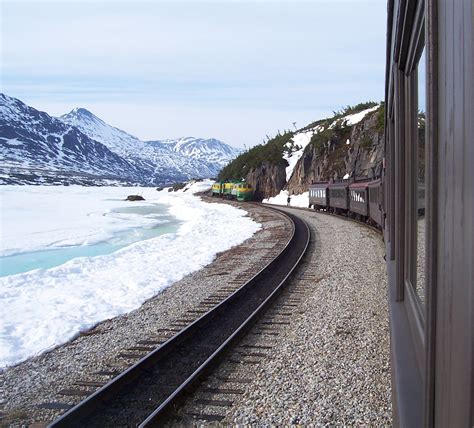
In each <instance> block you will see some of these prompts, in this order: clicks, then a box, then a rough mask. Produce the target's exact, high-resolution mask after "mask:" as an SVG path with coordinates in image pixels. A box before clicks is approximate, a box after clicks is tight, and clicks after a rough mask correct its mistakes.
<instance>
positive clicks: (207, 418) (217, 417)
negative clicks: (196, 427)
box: [185, 413, 225, 422]
mask: <svg viewBox="0 0 474 428" xmlns="http://www.w3.org/2000/svg"><path fill="white" fill-rule="evenodd" d="M185 416H187V417H189V418H193V419H198V420H201V421H206V422H220V421H222V420H223V419H224V418H225V416H223V415H211V414H206V413H203V414H199V413H186V414H185Z"/></svg>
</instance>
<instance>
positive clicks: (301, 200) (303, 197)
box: [262, 190, 309, 208]
mask: <svg viewBox="0 0 474 428" xmlns="http://www.w3.org/2000/svg"><path fill="white" fill-rule="evenodd" d="M290 198H291V200H290V206H291V207H299V208H308V205H309V192H304V193H301V194H300V195H291V196H290ZM287 200H288V190H282V191H280V193H279V194H278V195H276V196H274V197H273V198H268V199H264V200H263V201H262V202H263V203H264V204H274V205H287V204H288V203H287Z"/></svg>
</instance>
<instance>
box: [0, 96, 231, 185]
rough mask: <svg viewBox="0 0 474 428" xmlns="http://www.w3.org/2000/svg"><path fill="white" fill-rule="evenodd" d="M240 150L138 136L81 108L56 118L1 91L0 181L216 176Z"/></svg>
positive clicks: (152, 181)
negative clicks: (143, 139) (0, 161)
mask: <svg viewBox="0 0 474 428" xmlns="http://www.w3.org/2000/svg"><path fill="white" fill-rule="evenodd" d="M239 153H240V150H238V149H235V148H233V147H230V146H229V145H227V144H225V143H223V142H222V141H219V140H216V139H213V138H211V139H203V138H193V137H186V138H181V139H178V140H157V141H141V140H139V139H138V138H137V137H134V136H133V135H130V134H128V133H127V132H125V131H122V130H121V129H118V128H115V127H113V126H111V125H109V124H107V123H106V122H104V121H103V120H102V119H100V118H99V117H97V116H95V115H94V114H93V113H91V112H90V111H88V110H86V109H84V108H75V109H73V110H72V111H71V112H70V113H68V114H66V115H63V116H61V117H60V118H56V117H53V116H50V115H48V114H47V113H45V112H41V111H38V110H36V109H34V108H32V107H30V106H28V105H26V104H25V103H23V102H21V101H20V100H18V99H16V98H12V97H9V96H7V95H4V94H0V155H1V156H2V159H3V162H2V165H1V166H0V184H82V185H110V184H133V185H166V184H171V183H174V182H177V181H184V180H188V179H190V178H209V177H215V176H216V175H217V174H218V172H219V170H220V169H221V168H222V167H223V166H224V165H225V164H226V163H228V162H229V161H230V160H231V159H233V158H235V157H236V156H237V155H238V154H239Z"/></svg>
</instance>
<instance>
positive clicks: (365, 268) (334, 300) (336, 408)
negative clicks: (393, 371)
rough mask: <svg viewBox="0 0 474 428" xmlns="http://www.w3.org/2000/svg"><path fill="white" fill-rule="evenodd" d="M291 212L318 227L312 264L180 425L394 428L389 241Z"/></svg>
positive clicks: (201, 391)
mask: <svg viewBox="0 0 474 428" xmlns="http://www.w3.org/2000/svg"><path fill="white" fill-rule="evenodd" d="M285 209H286V208H285ZM291 211H292V212H293V213H295V214H296V215H299V216H301V217H302V218H303V219H304V220H306V221H307V222H308V224H309V226H310V228H311V230H312V239H311V245H310V248H309V251H308V253H307V255H306V256H305V259H304V262H303V264H302V266H301V267H300V268H299V269H298V271H297V273H296V275H295V276H294V277H293V279H292V280H291V282H290V284H289V285H288V287H287V289H286V290H285V291H284V292H283V293H282V295H281V296H280V297H279V299H278V300H277V301H276V302H275V305H274V306H273V307H272V308H271V309H270V310H269V311H268V312H267V314H265V316H264V317H263V319H262V320H261V321H260V322H259V323H258V324H257V325H256V326H255V327H254V328H253V330H252V331H251V332H250V333H249V334H248V335H247V336H246V337H245V338H244V339H243V340H242V341H241V343H240V344H239V345H238V346H237V348H236V349H235V350H233V351H232V352H231V353H230V355H229V356H228V358H226V360H225V362H223V363H222V364H221V365H220V366H219V368H218V369H217V370H216V371H215V372H214V373H213V374H212V375H211V376H210V377H209V378H208V379H207V380H206V381H205V382H204V384H203V385H202V386H200V387H199V388H198V389H197V391H196V393H195V394H194V395H193V397H191V398H190V399H188V400H187V402H186V403H185V406H184V407H183V408H182V409H181V411H180V414H179V419H178V420H176V421H175V422H176V423H179V424H181V425H191V424H195V425H200V424H209V423H212V422H214V423H215V422H218V423H223V424H224V425H229V424H230V425H232V424H238V425H248V424H252V425H256V426H286V425H290V424H300V425H303V426H306V425H311V426H319V425H326V426H341V425H357V426H360V425H364V426H386V425H391V423H392V419H391V413H392V412H391V386H390V353H389V324H388V308H387V283H386V272H385V262H384V258H383V256H384V245H383V242H382V239H381V237H380V236H379V235H378V234H377V233H376V232H374V231H372V230H370V229H367V228H366V227H364V226H362V225H359V224H356V223H354V222H349V221H347V220H344V219H340V218H337V217H334V216H329V215H325V214H318V213H315V212H310V211H303V210H291Z"/></svg>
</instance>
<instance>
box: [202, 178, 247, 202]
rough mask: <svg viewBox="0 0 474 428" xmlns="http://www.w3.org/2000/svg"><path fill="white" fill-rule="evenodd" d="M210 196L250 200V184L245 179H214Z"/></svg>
mask: <svg viewBox="0 0 474 428" xmlns="http://www.w3.org/2000/svg"><path fill="white" fill-rule="evenodd" d="M211 192H212V196H220V197H221V198H226V199H237V200H238V201H241V202H243V201H251V200H252V199H253V189H252V186H251V185H250V184H249V183H247V182H245V181H237V180H235V181H216V182H215V183H214V184H213V185H212V191H211Z"/></svg>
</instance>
